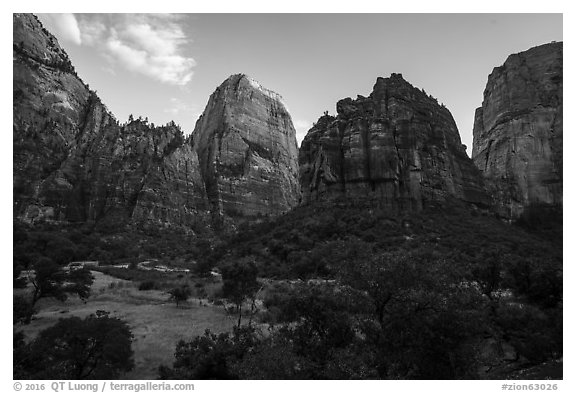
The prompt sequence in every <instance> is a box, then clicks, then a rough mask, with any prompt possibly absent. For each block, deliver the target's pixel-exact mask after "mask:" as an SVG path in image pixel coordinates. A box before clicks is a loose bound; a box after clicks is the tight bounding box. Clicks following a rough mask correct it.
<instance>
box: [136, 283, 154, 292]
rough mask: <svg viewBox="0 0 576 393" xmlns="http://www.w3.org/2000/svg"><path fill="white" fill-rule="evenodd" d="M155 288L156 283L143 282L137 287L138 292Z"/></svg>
mask: <svg viewBox="0 0 576 393" xmlns="http://www.w3.org/2000/svg"><path fill="white" fill-rule="evenodd" d="M156 288H157V284H156V281H144V282H141V283H140V285H138V290H139V291H150V290H152V289H156Z"/></svg>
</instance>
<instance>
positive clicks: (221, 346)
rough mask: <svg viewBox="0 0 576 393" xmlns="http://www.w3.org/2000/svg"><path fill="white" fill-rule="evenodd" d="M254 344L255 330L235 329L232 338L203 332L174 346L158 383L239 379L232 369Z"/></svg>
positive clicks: (223, 334)
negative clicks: (165, 381) (170, 358)
mask: <svg viewBox="0 0 576 393" xmlns="http://www.w3.org/2000/svg"><path fill="white" fill-rule="evenodd" d="M256 344H257V338H256V335H255V332H254V329H252V328H251V327H242V328H238V327H234V330H233V332H232V334H230V333H220V334H218V335H216V334H214V333H212V332H210V330H208V329H207V330H206V331H205V333H204V335H203V336H196V337H195V338H194V339H193V340H192V341H190V342H185V341H184V340H181V341H180V342H179V343H178V344H177V346H176V352H175V353H174V357H175V358H176V360H175V361H174V364H173V365H172V368H169V367H166V366H161V367H160V370H159V371H160V379H238V375H237V374H236V373H235V372H234V370H232V367H231V365H232V364H233V363H236V362H238V361H239V360H241V359H242V358H243V357H244V355H245V354H246V353H248V351H249V350H250V349H251V348H253V347H254V346H255V345H256Z"/></svg>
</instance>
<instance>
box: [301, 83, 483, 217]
mask: <svg viewBox="0 0 576 393" xmlns="http://www.w3.org/2000/svg"><path fill="white" fill-rule="evenodd" d="M337 113H338V115H337V116H335V117H334V116H330V115H328V114H325V115H324V116H322V117H320V119H319V120H318V122H317V123H315V125H314V127H312V129H310V131H308V134H307V135H306V137H305V139H304V141H303V142H302V146H301V148H300V154H299V164H300V182H301V185H302V199H303V202H304V203H309V202H311V201H316V200H330V199H334V198H340V197H343V198H346V199H369V200H373V201H374V202H376V203H378V204H380V205H382V206H384V207H387V208H391V209H398V208H399V209H410V210H420V209H422V208H424V207H425V206H426V204H427V203H430V202H435V201H445V200H447V199H450V198H455V199H460V200H463V201H466V202H471V203H475V204H479V205H486V204H488V203H489V198H488V196H487V195H486V193H485V192H484V189H483V184H482V180H481V176H480V174H479V172H478V170H477V169H476V168H475V167H474V165H473V163H472V161H471V160H470V159H469V158H468V156H467V155H466V149H465V146H463V145H462V142H461V140H460V135H459V134H458V130H457V128H456V124H455V122H454V119H453V118H452V115H451V114H450V112H449V111H448V109H446V108H445V107H444V106H443V105H440V104H438V102H437V100H436V99H434V98H432V97H431V96H428V95H427V94H426V93H424V91H423V90H422V91H421V90H419V89H417V88H415V87H413V86H412V85H411V84H410V83H408V82H407V81H405V80H404V79H403V77H402V75H401V74H392V75H391V76H390V77H389V78H378V79H377V81H376V84H375V85H374V89H373V91H372V93H371V94H370V95H369V96H368V97H363V96H358V98H357V99H356V100H353V99H351V98H346V99H343V100H340V101H339V102H338V104H337Z"/></svg>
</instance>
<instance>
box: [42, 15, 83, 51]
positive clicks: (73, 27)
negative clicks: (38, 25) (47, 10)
mask: <svg viewBox="0 0 576 393" xmlns="http://www.w3.org/2000/svg"><path fill="white" fill-rule="evenodd" d="M38 17H39V18H40V20H41V21H42V24H43V25H44V27H45V28H46V29H48V31H50V32H51V33H53V34H54V35H55V36H56V37H57V38H58V39H60V40H63V41H69V42H72V43H74V44H76V45H80V44H82V38H81V34H80V28H79V27H78V21H77V20H76V18H75V17H74V14H38Z"/></svg>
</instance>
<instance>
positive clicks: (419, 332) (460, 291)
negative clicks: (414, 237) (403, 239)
mask: <svg viewBox="0 0 576 393" xmlns="http://www.w3.org/2000/svg"><path fill="white" fill-rule="evenodd" d="M455 266H456V264H455V263H454V261H447V260H446V259H445V258H444V257H443V256H442V255H437V254H435V253H434V252H430V251H428V250H419V249H416V250H413V251H407V250H399V251H395V252H386V253H382V254H380V255H375V256H373V257H370V258H367V259H365V260H363V261H358V260H356V261H354V263H351V264H349V265H348V266H346V271H345V273H344V275H343V280H344V282H345V283H347V284H348V285H350V287H351V288H354V289H356V290H358V291H359V292H358V296H359V301H357V302H356V304H358V307H357V309H358V310H359V311H360V310H362V308H364V307H366V310H365V313H364V315H359V318H360V324H359V326H360V330H361V332H362V334H363V335H364V337H366V339H365V341H366V344H367V345H368V348H369V349H370V350H371V351H373V352H374V354H375V356H374V359H377V365H376V368H377V369H378V372H379V374H380V377H382V378H404V379H406V378H425V379H431V378H434V379H438V378H455V377H458V376H465V375H466V373H467V372H469V371H470V370H471V369H472V368H473V367H474V365H473V364H472V360H473V359H470V358H469V357H468V358H467V357H466V356H465V355H464V354H463V352H462V351H463V349H464V347H465V346H464V344H465V343H466V342H469V340H470V339H471V338H474V337H479V336H480V335H481V333H482V332H483V330H484V327H485V326H486V322H487V321H486V320H485V317H484V314H485V312H484V310H485V307H486V301H485V300H484V298H483V297H482V296H481V293H479V292H478V291H477V290H476V288H475V287H474V286H473V285H467V284H466V283H465V281H464V280H463V278H462V277H461V275H462V274H461V273H460V272H458V269H455ZM463 282H464V284H463ZM362 297H364V300H363V301H362V299H361V298H362Z"/></svg>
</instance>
